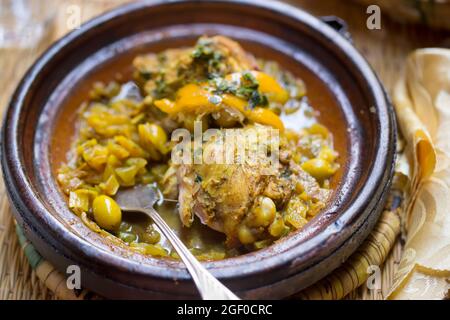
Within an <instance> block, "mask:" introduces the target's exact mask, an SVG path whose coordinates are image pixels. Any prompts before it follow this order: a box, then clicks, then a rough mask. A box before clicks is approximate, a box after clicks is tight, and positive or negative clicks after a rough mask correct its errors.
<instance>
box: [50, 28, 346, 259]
mask: <svg viewBox="0 0 450 320" xmlns="http://www.w3.org/2000/svg"><path fill="white" fill-rule="evenodd" d="M132 67H133V77H132V79H131V80H130V79H128V80H127V81H122V82H121V81H117V80H115V79H111V81H110V82H97V83H95V85H94V86H93V87H92V88H91V91H90V93H89V99H88V100H87V101H85V102H84V103H83V104H82V105H81V106H80V108H79V116H78V120H77V124H76V134H75V136H74V138H73V145H72V147H71V148H70V152H68V154H67V159H66V161H65V163H64V164H63V165H62V166H60V167H59V168H58V170H57V181H58V183H59V186H60V188H61V190H62V191H63V192H64V193H65V194H66V195H67V202H68V206H69V207H70V209H71V210H72V211H73V213H74V214H76V215H77V216H79V217H80V219H82V220H83V222H84V223H85V224H86V225H87V226H88V227H89V228H90V229H92V230H93V231H95V232H98V233H101V234H105V235H109V236H112V238H114V239H115V242H116V243H117V244H118V245H121V246H126V247H129V248H130V250H133V251H137V252H140V253H142V254H146V255H151V256H155V257H165V258H172V259H177V258H178V257H177V254H176V252H175V251H174V250H173V249H172V248H171V246H170V244H169V243H168V241H167V240H166V239H165V238H164V236H163V235H162V234H161V233H160V231H159V230H158V228H157V227H156V226H155V225H154V224H153V222H152V221H151V220H150V219H148V218H145V217H142V216H138V215H125V214H123V213H122V211H121V209H120V207H119V205H118V204H117V203H116V201H115V200H114V197H115V196H116V194H117V193H118V192H120V190H122V189H125V188H133V187H135V186H142V185H151V186H154V187H155V188H157V189H158V190H159V191H160V193H161V197H162V198H163V199H164V201H160V202H159V204H158V205H157V206H156V209H157V211H158V212H159V214H160V215H161V216H162V217H163V218H164V219H165V220H166V222H167V223H168V224H169V225H170V226H171V228H172V229H173V230H174V231H175V232H176V233H177V235H178V236H179V237H180V238H181V239H182V240H183V242H184V243H185V244H186V246H187V247H188V248H189V249H190V250H191V251H192V253H193V254H194V255H195V256H196V257H197V258H198V259H200V260H218V259H224V258H228V257H233V256H237V255H240V254H245V253H247V252H250V251H254V250H258V249H262V248H265V247H268V246H270V245H271V244H272V243H274V242H275V241H279V240H280V239H282V238H283V237H285V236H287V235H288V234H289V233H291V232H294V231H295V232H302V228H304V226H305V225H306V224H307V223H308V221H309V220H311V219H312V218H313V217H314V216H316V215H317V214H318V213H319V212H321V210H322V209H324V208H325V207H326V205H327V201H328V200H329V199H330V197H331V193H332V192H333V183H331V181H332V180H333V177H335V175H336V172H337V171H338V170H339V164H338V163H337V159H338V156H339V155H338V152H337V151H336V150H335V149H334V146H333V136H332V134H331V132H330V130H329V129H328V128H327V127H326V126H324V125H323V124H320V123H319V121H318V120H317V118H318V117H317V113H318V112H317V111H315V109H314V106H313V105H310V103H309V102H308V97H307V87H308V83H304V82H303V81H302V80H301V79H299V78H298V77H296V76H295V75H294V74H293V73H291V72H290V71H289V70H285V69H283V68H282V67H281V66H279V65H278V64H277V63H276V62H274V61H267V60H261V59H258V58H255V57H254V56H252V55H251V54H249V53H247V52H246V51H245V50H244V49H243V48H242V47H241V46H240V45H239V44H238V43H237V42H235V41H233V40H231V39H229V38H227V37H224V36H220V35H219V36H213V37H206V36H204V37H201V38H199V39H198V41H197V42H196V44H195V45H194V46H193V47H183V48H173V49H167V50H165V51H162V52H159V53H148V54H144V55H138V56H136V57H135V58H134V60H133V66H132ZM293 119H294V120H295V121H293ZM292 123H295V125H294V126H292V125H291V124H292ZM230 137H231V138H230ZM196 139H197V140H196ZM198 139H199V140H198ZM227 139H228V140H227ZM181 140H183V141H181ZM230 141H231V142H233V143H232V145H233V146H234V147H233V148H229V145H230V143H229V142H230ZM182 142H183V143H182ZM261 150H262V151H261ZM189 151H191V152H189ZM243 154H245V155H247V157H243V156H242V155H243ZM248 155H251V156H248ZM211 158H214V160H216V161H206V160H211ZM217 160H219V161H217Z"/></svg>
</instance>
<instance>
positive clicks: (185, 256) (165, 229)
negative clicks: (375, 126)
mask: <svg viewBox="0 0 450 320" xmlns="http://www.w3.org/2000/svg"><path fill="white" fill-rule="evenodd" d="M122 209H125V208H122ZM126 210H128V211H141V212H143V213H146V214H147V215H148V216H149V217H151V218H152V219H153V221H154V222H155V223H156V225H157V226H158V227H159V228H160V229H161V231H162V233H163V234H164V235H165V236H166V237H167V239H169V241H170V243H171V244H172V246H173V247H174V248H175V250H176V252H177V253H178V255H179V256H180V258H181V260H182V261H183V262H184V264H185V265H186V268H187V269H188V271H189V273H190V274H191V276H192V279H193V280H194V283H195V285H196V286H197V288H198V291H199V292H200V295H201V296H202V299H204V300H240V299H239V298H238V297H237V296H236V295H235V294H234V293H233V292H231V291H230V290H229V289H228V288H227V287H225V286H224V285H223V284H222V283H220V282H219V280H217V279H216V278H215V277H214V276H213V275H212V274H211V273H210V272H209V271H208V270H207V269H206V268H205V267H203V266H202V264H201V263H200V262H199V261H198V260H197V258H195V257H194V256H193V255H192V253H191V252H190V251H189V249H188V248H186V246H185V245H184V243H183V242H181V240H180V238H178V237H177V235H176V234H175V233H174V232H173V231H172V229H171V228H170V227H169V226H168V225H167V223H166V222H165V221H164V219H163V218H161V216H160V215H159V214H158V212H157V211H156V210H155V209H153V208H126Z"/></svg>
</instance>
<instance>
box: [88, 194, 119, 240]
mask: <svg viewBox="0 0 450 320" xmlns="http://www.w3.org/2000/svg"><path fill="white" fill-rule="evenodd" d="M92 208H93V212H94V219H95V221H96V222H97V224H98V225H99V226H100V227H102V228H103V229H106V230H109V231H114V230H117V229H118V228H119V227H120V223H121V222H122V210H120V207H119V205H118V204H117V203H116V202H115V201H114V200H113V199H112V198H110V197H108V196H105V195H101V196H98V197H96V198H95V199H94V202H93V204H92Z"/></svg>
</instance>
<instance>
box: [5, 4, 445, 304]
mask: <svg viewBox="0 0 450 320" xmlns="http://www.w3.org/2000/svg"><path fill="white" fill-rule="evenodd" d="M43 1H47V2H48V3H49V5H54V6H56V7H57V14H56V18H55V22H54V27H53V28H52V30H48V33H47V34H46V36H45V37H44V39H42V41H41V42H40V44H39V45H38V46H37V47H36V48H31V49H18V48H12V49H1V48H0V92H1V96H0V110H1V111H2V112H3V110H4V109H5V108H6V105H7V103H8V101H9V98H10V96H11V94H12V92H13V90H14V88H15V87H16V85H17V83H18V81H19V80H20V78H21V76H22V75H23V74H24V72H25V71H26V69H27V68H28V67H29V65H30V64H31V63H33V61H34V60H35V59H36V57H37V56H38V55H39V54H40V53H41V52H42V51H43V50H45V48H47V47H48V45H49V44H50V43H52V42H53V41H54V40H55V39H58V38H59V37H61V36H62V35H64V34H65V33H67V32H68V31H70V30H69V26H70V23H68V21H69V19H70V18H71V14H73V9H74V8H79V9H80V14H81V16H80V17H81V20H82V21H85V20H87V19H89V18H91V17H93V16H95V15H98V14H100V13H102V12H104V11H106V10H108V9H110V8H113V7H115V6H118V5H120V4H123V3H125V2H130V1H129V0H43ZM255 1H256V0H255ZM261 1H262V0H261ZM287 2H290V3H292V4H295V5H298V6H299V7H302V8H303V9H305V10H307V11H309V12H311V13H312V14H314V15H317V16H324V15H335V16H339V17H341V18H343V19H344V20H345V21H346V22H347V24H348V28H349V31H350V34H351V36H352V38H353V41H354V44H355V46H356V47H357V48H358V49H359V50H360V52H361V53H362V54H363V55H364V56H365V57H366V59H367V60H368V61H369V63H370V64H371V65H372V67H373V68H374V70H375V71H376V73H377V74H378V76H379V77H380V79H381V81H382V82H383V84H384V85H385V87H386V88H387V90H388V92H390V91H391V90H392V87H393V84H394V83H395V82H396V80H397V79H398V76H399V75H400V74H401V71H402V68H403V63H404V60H405V57H406V56H407V55H408V53H409V52H411V51H412V50H413V49H415V48H420V47H432V46H449V44H450V41H449V40H450V32H444V31H439V32H438V31H433V30H429V29H426V28H424V27H420V26H412V25H401V24H398V23H396V22H393V21H391V20H389V19H388V18H387V17H386V16H382V19H381V29H380V30H368V29H367V27H366V19H367V17H368V15H367V14H366V8H365V7H363V6H359V5H357V4H354V3H351V2H349V1H339V0H323V1H312V0H309V1H308V0H288V1H287ZM74 6H75V7H74ZM69 22H70V21H69ZM72 22H73V21H72ZM399 248H400V246H397V248H396V249H395V250H397V254H396V255H395V254H394V257H393V258H392V259H393V260H394V262H393V263H394V264H395V260H396V257H398V250H399ZM388 277H389V276H388ZM51 297H52V294H51V293H50V292H48V290H47V289H46V288H45V287H43V285H42V283H41V282H40V281H39V280H38V279H37V278H36V276H35V275H34V273H33V272H32V270H31V269H30V267H29V265H28V262H27V261H26V259H25V257H24V255H23V253H22V250H21V248H20V247H19V244H18V241H17V239H16V235H15V232H14V223H13V219H12V216H11V214H10V212H9V204H8V201H7V198H6V195H5V190H4V185H3V183H2V182H0V299H46V298H51ZM353 297H354V298H382V296H368V295H367V294H365V293H364V292H360V293H355V295H354V296H353Z"/></svg>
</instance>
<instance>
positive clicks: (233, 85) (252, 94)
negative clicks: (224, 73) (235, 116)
mask: <svg viewBox="0 0 450 320" xmlns="http://www.w3.org/2000/svg"><path fill="white" fill-rule="evenodd" d="M210 83H211V85H212V86H213V87H214V88H215V89H214V90H213V93H214V94H215V95H221V94H224V93H231V94H233V95H235V96H237V97H239V98H243V99H245V100H247V101H248V107H249V108H250V109H253V108H255V107H256V106H261V107H265V106H267V105H268V104H269V101H268V99H267V96H265V95H264V94H262V93H260V92H259V91H258V88H259V83H258V81H257V80H256V78H255V76H254V75H253V74H252V73H251V72H244V73H243V74H242V76H241V79H240V82H239V83H238V82H236V81H227V80H225V79H224V78H221V77H216V78H214V79H212V80H211V81H210Z"/></svg>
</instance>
